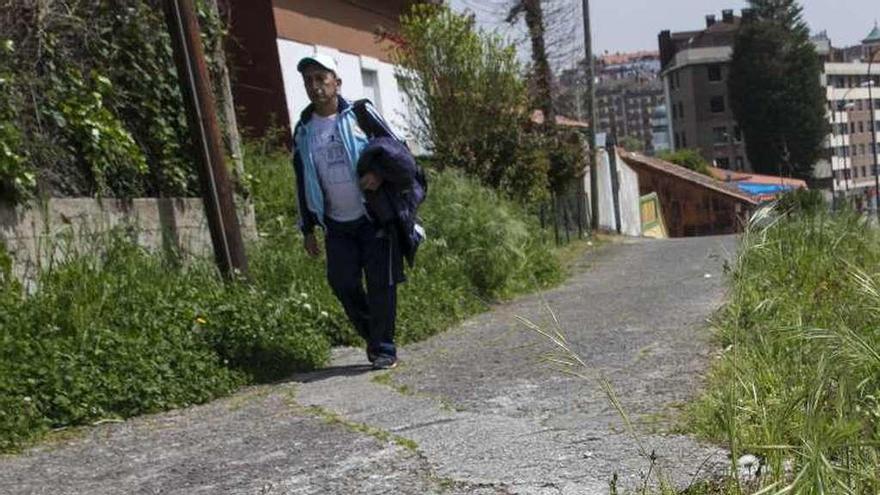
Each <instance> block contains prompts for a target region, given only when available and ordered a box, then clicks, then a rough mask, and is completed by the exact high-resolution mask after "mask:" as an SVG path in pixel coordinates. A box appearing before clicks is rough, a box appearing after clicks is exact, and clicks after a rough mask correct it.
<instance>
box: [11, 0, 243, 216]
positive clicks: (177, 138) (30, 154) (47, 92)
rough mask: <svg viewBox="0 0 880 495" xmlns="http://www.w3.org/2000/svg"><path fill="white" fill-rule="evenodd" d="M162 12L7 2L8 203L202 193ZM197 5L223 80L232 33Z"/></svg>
mask: <svg viewBox="0 0 880 495" xmlns="http://www.w3.org/2000/svg"><path fill="white" fill-rule="evenodd" d="M160 3H161V2H157V1H155V0H133V1H128V2H66V3H57V2H55V3H52V2H50V3H47V4H45V5H44V4H42V3H36V4H35V3H34V2H22V1H20V0H0V198H3V200H4V201H7V202H9V201H11V202H13V203H21V202H23V201H25V200H27V199H29V198H30V197H32V196H33V195H34V194H35V193H36V192H37V191H38V190H39V192H40V193H42V194H48V195H57V196H96V195H98V196H105V197H135V196H158V195H159V194H160V193H161V194H163V195H164V196H186V195H194V194H193V193H194V192H197V191H198V185H197V180H196V175H195V173H194V169H193V167H192V156H193V153H192V148H191V144H190V136H189V129H188V126H187V122H186V118H185V115H184V113H183V104H182V98H181V93H180V88H179V85H178V79H177V73H176V70H175V68H174V62H173V59H172V52H171V42H170V37H169V35H168V33H167V30H166V28H165V19H164V15H163V11H162V8H161V5H160ZM196 5H197V10H198V15H199V21H200V23H201V26H202V30H203V40H204V42H205V52H206V56H207V57H208V64H209V68H210V70H212V71H213V72H215V73H216V72H217V71H218V70H219V62H218V61H217V59H216V57H215V56H214V55H215V53H216V51H217V48H218V47H220V46H222V43H223V39H224V34H225V27H224V26H223V25H222V22H221V20H220V17H219V16H218V15H217V13H216V12H214V11H213V10H212V9H211V8H209V7H208V4H207V3H205V2H203V1H196ZM219 96H220V97H221V98H222V95H219Z"/></svg>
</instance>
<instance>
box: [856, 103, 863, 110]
mask: <svg viewBox="0 0 880 495" xmlns="http://www.w3.org/2000/svg"><path fill="white" fill-rule="evenodd" d="M862 110H864V107H862V100H856V111H858V112H861V111H862Z"/></svg>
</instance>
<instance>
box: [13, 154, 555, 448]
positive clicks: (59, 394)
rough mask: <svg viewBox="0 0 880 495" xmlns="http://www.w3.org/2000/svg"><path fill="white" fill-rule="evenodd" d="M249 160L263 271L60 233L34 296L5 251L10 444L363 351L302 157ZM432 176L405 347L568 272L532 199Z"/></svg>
mask: <svg viewBox="0 0 880 495" xmlns="http://www.w3.org/2000/svg"><path fill="white" fill-rule="evenodd" d="M247 156H248V163H247V170H248V172H249V174H250V177H249V180H250V182H251V186H252V188H253V191H254V193H255V195H254V197H253V200H254V204H255V207H256V211H257V218H258V219H259V222H260V223H259V229H260V236H259V239H258V240H255V241H254V242H253V243H251V245H250V246H249V250H248V252H249V255H250V266H251V279H250V281H247V282H246V281H232V282H228V283H224V282H223V280H222V278H221V277H220V276H219V275H218V274H217V272H216V269H215V268H214V266H213V264H212V263H211V262H210V260H208V259H200V258H196V259H187V260H183V261H184V262H183V263H180V260H178V259H166V258H165V257H163V256H162V255H160V254H157V253H151V252H148V251H147V250H145V249H142V248H140V247H137V246H136V244H135V239H136V237H137V235H136V234H137V232H136V229H134V228H132V229H129V230H126V229H120V230H117V231H114V232H111V233H109V234H107V235H105V236H97V238H96V239H94V244H93V245H92V246H90V248H89V249H83V248H76V249H74V247H73V245H72V244H65V243H64V242H61V241H59V249H60V251H61V252H63V253H64V255H63V256H59V257H58V258H56V259H55V260H53V261H52V262H51V263H49V262H47V263H44V264H43V266H44V269H43V271H42V272H40V273H39V274H37V280H36V282H37V285H36V288H35V289H34V290H25V288H24V287H22V285H21V284H20V283H18V282H17V281H15V280H14V279H13V278H12V277H11V276H10V266H11V265H10V263H11V261H10V259H9V257H8V256H7V255H6V254H5V251H4V250H2V249H0V451H4V450H14V449H16V448H18V447H20V446H21V445H23V444H25V443H27V442H28V441H29V440H31V439H33V438H35V437H38V436H40V434H42V433H44V432H46V431H47V430H50V429H53V428H59V427H66V426H75V425H82V424H91V423H94V422H96V421H100V420H102V419H108V418H109V419H115V418H125V417H128V416H132V415H136V414H142V413H146V412H154V411H160V410H164V409H168V408H174V407H183V406H186V405H189V404H195V403H200V402H204V401H207V400H210V399H212V398H214V397H217V396H220V395H223V394H228V393H230V392H232V391H234V390H235V389H237V388H238V387H239V386H241V385H243V384H248V383H259V382H267V381H273V380H277V379H279V378H282V377H285V376H288V375H289V374H290V373H292V372H294V371H296V370H301V369H311V368H315V367H318V366H321V365H322V364H324V363H325V362H326V360H327V358H328V356H329V350H330V346H331V345H334V344H345V343H348V344H354V345H363V343H362V342H361V341H360V339H359V338H358V337H357V336H356V335H355V334H354V333H353V331H352V330H351V329H350V328H349V324H348V323H347V320H346V319H345V316H344V314H343V312H342V309H341V307H340V305H339V304H338V302H337V301H336V300H335V298H334V297H333V295H332V294H331V292H330V289H329V288H328V287H327V283H326V281H325V273H324V263H323V262H322V261H320V260H313V259H310V258H308V257H307V256H306V254H305V252H304V250H303V248H302V237H301V235H299V233H298V232H296V227H295V222H296V221H295V216H294V215H295V204H296V203H295V198H294V197H293V195H292V191H293V176H292V173H293V172H292V167H291V165H290V157H289V155H288V154H287V153H285V152H283V151H274V150H268V149H266V148H262V147H260V146H250V147H249V153H248V155H247ZM430 175H431V177H430V180H431V193H430V195H429V197H428V200H427V201H426V202H425V204H424V205H423V207H422V214H423V216H424V219H425V224H426V228H427V231H428V235H429V240H428V241H426V242H425V243H424V244H423V247H422V249H421V250H420V252H419V255H418V258H417V260H416V266H415V267H414V268H413V269H411V270H409V273H408V275H409V279H410V281H409V282H408V283H407V284H404V285H403V286H401V288H400V310H399V318H398V336H399V341H400V342H401V343H406V342H411V341H415V340H420V339H424V338H426V337H428V336H430V335H433V334H435V333H437V332H441V331H443V330H445V329H446V328H449V326H451V325H453V324H454V323H456V322H458V321H460V320H462V319H463V318H465V317H467V316H469V315H472V314H474V313H476V312H478V311H480V310H482V309H484V308H485V307H486V304H487V302H490V301H494V300H498V299H502V298H507V297H511V296H513V295H516V294H519V293H523V292H526V291H531V290H535V289H537V288H540V287H545V286H547V285H549V284H552V283H554V282H556V281H558V280H560V279H561V277H562V270H561V268H560V264H559V261H558V258H557V256H556V254H555V252H554V251H553V250H552V249H551V248H550V247H549V245H548V243H547V242H546V241H545V240H544V236H543V234H542V232H541V231H540V229H539V228H538V227H537V226H536V225H535V221H534V220H533V219H530V218H529V217H528V215H527V214H525V213H524V212H523V210H522V209H521V208H520V207H519V206H517V205H516V204H514V203H512V202H511V201H508V200H505V199H502V198H501V197H499V195H498V194H496V193H494V192H492V191H490V190H487V189H485V188H484V187H482V186H480V185H479V184H477V183H476V182H475V181H473V180H471V179H467V178H465V177H463V176H462V175H461V174H459V173H457V172H454V171H445V172H440V173H436V172H431V173H430ZM279 184H281V185H279ZM48 251H51V249H50V250H48Z"/></svg>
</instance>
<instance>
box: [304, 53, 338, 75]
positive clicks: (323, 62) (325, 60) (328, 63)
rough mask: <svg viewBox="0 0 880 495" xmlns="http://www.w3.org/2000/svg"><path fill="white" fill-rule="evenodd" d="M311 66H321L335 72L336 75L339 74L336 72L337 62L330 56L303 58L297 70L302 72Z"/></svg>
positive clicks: (319, 54)
mask: <svg viewBox="0 0 880 495" xmlns="http://www.w3.org/2000/svg"><path fill="white" fill-rule="evenodd" d="M309 64H317V65H320V66H321V67H323V68H325V69H327V70H329V71H331V72H333V73H334V74H338V72H337V71H336V60H333V57H331V56H330V55H325V54H323V53H316V54H314V55H310V56H308V57H303V58H302V59H301V60H300V61H299V63H298V64H296V70H298V71H300V72H302V71H303V70H305V68H306V67H307V66H308V65H309Z"/></svg>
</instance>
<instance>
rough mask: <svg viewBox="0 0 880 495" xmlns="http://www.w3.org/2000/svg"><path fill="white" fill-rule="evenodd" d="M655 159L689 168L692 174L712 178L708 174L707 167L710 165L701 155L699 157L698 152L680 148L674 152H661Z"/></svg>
mask: <svg viewBox="0 0 880 495" xmlns="http://www.w3.org/2000/svg"><path fill="white" fill-rule="evenodd" d="M657 158H659V159H661V160H666V161H667V162H672V163H674V164H676V165H681V166H682V167H685V168H689V169H691V170H693V171H694V172H699V173H701V174H703V175H708V176H709V177H711V176H712V174H711V173H710V172H709V167H711V165H710V164H709V162H707V161H706V159H705V158H703V155H701V154H700V152H699V151H697V150H694V149H690V148H682V149H680V150H676V151H661V152H660V153H659V154H658V155H657Z"/></svg>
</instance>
